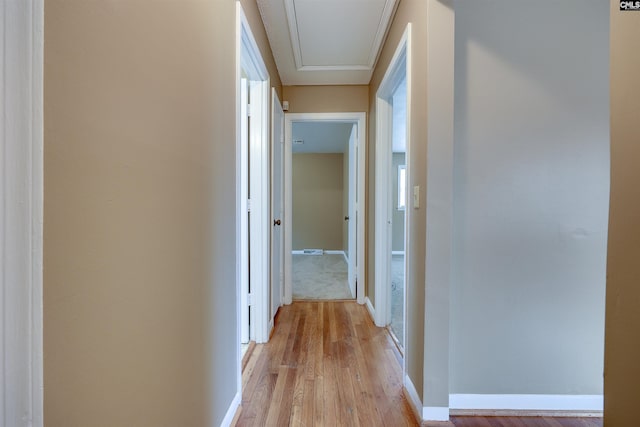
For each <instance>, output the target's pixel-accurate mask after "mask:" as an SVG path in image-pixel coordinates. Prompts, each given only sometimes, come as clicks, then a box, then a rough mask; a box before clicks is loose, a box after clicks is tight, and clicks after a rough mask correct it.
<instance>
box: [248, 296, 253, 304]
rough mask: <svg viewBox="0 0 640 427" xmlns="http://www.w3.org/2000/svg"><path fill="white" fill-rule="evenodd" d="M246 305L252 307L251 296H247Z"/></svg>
mask: <svg viewBox="0 0 640 427" xmlns="http://www.w3.org/2000/svg"><path fill="white" fill-rule="evenodd" d="M247 305H249V306H251V305H253V294H247Z"/></svg>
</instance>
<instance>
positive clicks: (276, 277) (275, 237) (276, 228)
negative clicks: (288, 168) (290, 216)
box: [270, 89, 284, 322]
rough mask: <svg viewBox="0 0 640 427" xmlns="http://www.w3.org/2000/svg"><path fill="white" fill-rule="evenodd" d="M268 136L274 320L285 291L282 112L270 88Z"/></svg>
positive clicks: (276, 97)
mask: <svg viewBox="0 0 640 427" xmlns="http://www.w3.org/2000/svg"><path fill="white" fill-rule="evenodd" d="M272 93H273V96H272V99H273V105H272V118H273V124H272V126H273V127H272V129H273V133H272V137H271V155H272V158H271V310H270V319H271V322H273V320H274V317H275V315H276V313H277V311H278V308H279V307H280V306H281V305H282V300H283V295H282V293H283V290H284V286H283V285H284V232H283V230H284V227H283V226H282V222H283V221H284V215H283V214H284V111H283V110H282V105H281V104H280V100H279V99H278V95H277V94H276V91H275V89H272Z"/></svg>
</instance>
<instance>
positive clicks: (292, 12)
mask: <svg viewBox="0 0 640 427" xmlns="http://www.w3.org/2000/svg"><path fill="white" fill-rule="evenodd" d="M397 1H398V0H385V3H384V8H383V10H382V14H381V16H380V22H378V28H377V30H376V35H375V38H374V40H373V44H372V45H371V50H370V51H369V56H368V60H367V64H366V65H304V63H303V62H302V49H301V47H300V35H299V33H298V20H297V17H296V6H295V0H285V1H284V6H285V14H286V15H287V22H288V23H289V35H290V39H291V45H292V48H293V59H294V62H295V66H296V69H297V70H298V71H373V68H374V66H375V64H376V62H377V60H378V55H379V54H380V47H381V46H382V42H383V41H384V37H385V35H386V33H387V30H388V28H389V25H390V23H391V18H392V16H393V13H394V10H395V6H396V3H397Z"/></svg>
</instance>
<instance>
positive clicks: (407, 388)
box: [367, 298, 423, 421]
mask: <svg viewBox="0 0 640 427" xmlns="http://www.w3.org/2000/svg"><path fill="white" fill-rule="evenodd" d="M367 301H369V299H368V298H367ZM403 384H404V387H403V389H402V390H403V391H404V394H405V396H406V397H407V400H408V401H409V405H410V406H411V409H412V410H413V414H414V415H415V416H416V418H417V419H418V420H420V421H423V418H422V411H421V409H420V408H422V402H421V401H420V397H419V396H418V392H417V391H416V387H415V386H414V385H413V382H412V381H411V378H409V376H408V375H405V376H404V381H403Z"/></svg>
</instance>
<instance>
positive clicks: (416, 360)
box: [366, 0, 427, 398]
mask: <svg viewBox="0 0 640 427" xmlns="http://www.w3.org/2000/svg"><path fill="white" fill-rule="evenodd" d="M408 22H412V23H413V40H412V52H411V55H412V70H411V71H412V73H413V76H414V79H413V82H412V88H411V93H410V94H408V95H409V96H411V114H412V120H411V125H410V127H409V129H407V141H408V143H409V144H410V146H411V148H410V150H411V155H410V157H411V159H410V161H411V166H410V167H411V177H409V178H410V180H409V182H408V183H407V185H408V186H409V188H413V186H415V185H420V189H421V191H420V199H421V200H426V199H425V194H426V192H425V189H426V179H427V177H426V168H425V159H426V158H427V153H426V150H427V144H426V141H427V123H426V116H427V97H426V70H427V45H426V40H427V25H426V23H427V1H425V0H403V1H401V2H400V4H399V6H398V9H397V11H396V14H395V17H394V19H393V24H392V26H391V28H390V30H389V33H388V36H387V40H386V42H385V44H384V47H383V49H382V53H381V54H380V58H379V60H378V64H377V66H376V69H375V72H374V73H373V77H372V79H371V85H370V90H369V147H370V149H369V155H368V170H369V172H368V177H369V182H368V183H369V189H368V192H367V195H368V198H369V199H368V202H367V207H368V210H369V215H368V220H369V224H370V226H369V228H368V230H369V232H368V237H369V242H368V244H367V249H368V253H369V254H371V255H372V254H374V253H375V249H374V248H375V246H374V245H375V242H374V236H373V229H374V226H373V224H375V218H374V209H375V182H374V181H375V180H374V177H375V172H374V171H375V152H374V147H375V145H376V136H375V129H376V122H375V100H376V92H377V90H378V87H379V86H380V82H381V81H382V78H383V76H384V73H385V72H386V70H387V67H388V65H389V62H390V61H391V58H392V56H393V54H394V52H395V50H396V47H397V46H398V43H399V41H400V38H401V37H402V35H403V33H404V31H405V28H406V26H407V23H408ZM408 223H409V224H410V227H411V235H412V239H411V243H410V247H409V248H408V257H407V263H408V276H407V278H406V284H407V307H406V308H407V325H406V328H407V332H406V334H407V342H408V343H411V344H410V346H408V352H407V354H406V355H405V357H406V358H405V362H406V367H407V375H408V376H409V378H410V379H411V381H412V382H413V384H414V385H415V387H416V390H417V391H418V394H419V396H420V398H422V394H423V393H422V392H423V372H424V371H423V368H424V366H423V365H424V301H425V293H424V283H425V268H424V265H425V262H424V260H425V247H426V246H425V241H426V215H425V209H424V204H423V205H422V207H421V208H420V209H417V210H416V209H411V210H410V211H409V212H408ZM367 274H368V275H367V277H368V281H367V290H366V295H367V296H368V297H369V299H370V300H372V302H373V303H374V305H375V289H374V286H375V285H374V282H373V280H374V274H375V265H374V260H373V258H372V256H370V258H369V263H368V267H367ZM376 308H377V307H376Z"/></svg>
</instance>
